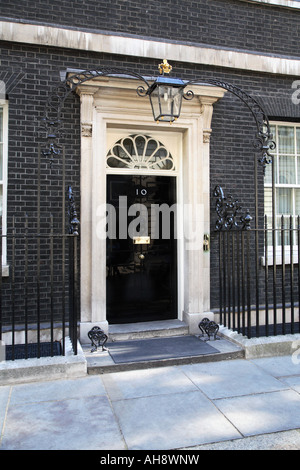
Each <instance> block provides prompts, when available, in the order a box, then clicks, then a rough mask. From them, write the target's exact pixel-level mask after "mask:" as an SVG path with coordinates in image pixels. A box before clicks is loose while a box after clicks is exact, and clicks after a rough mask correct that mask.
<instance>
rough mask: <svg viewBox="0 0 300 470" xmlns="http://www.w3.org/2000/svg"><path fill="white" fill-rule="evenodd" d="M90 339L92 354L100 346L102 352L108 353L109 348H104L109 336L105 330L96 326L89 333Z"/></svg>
mask: <svg viewBox="0 0 300 470" xmlns="http://www.w3.org/2000/svg"><path fill="white" fill-rule="evenodd" d="M88 337H89V339H90V340H91V342H92V346H93V347H92V349H91V352H95V351H97V349H98V348H100V346H101V347H102V351H107V348H105V347H104V345H105V344H106V342H107V340H108V336H107V335H106V334H105V333H104V331H103V330H101V328H100V327H99V326H94V327H93V328H92V329H91V330H90V331H89V332H88Z"/></svg>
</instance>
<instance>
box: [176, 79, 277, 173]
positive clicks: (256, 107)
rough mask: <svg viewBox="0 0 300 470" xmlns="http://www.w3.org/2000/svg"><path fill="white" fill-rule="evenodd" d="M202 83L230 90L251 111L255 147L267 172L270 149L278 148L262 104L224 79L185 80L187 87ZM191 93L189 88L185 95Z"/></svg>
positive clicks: (270, 157) (270, 161) (270, 156)
mask: <svg viewBox="0 0 300 470" xmlns="http://www.w3.org/2000/svg"><path fill="white" fill-rule="evenodd" d="M200 83H203V84H209V85H213V86H217V87H220V88H223V89H225V90H227V91H229V92H230V93H232V94H233V95H235V96H237V97H238V98H239V99H240V100H241V101H242V102H243V103H244V104H245V105H246V106H247V107H248V109H249V110H250V111H251V113H252V115H253V117H254V120H255V123H256V127H257V134H256V141H255V143H254V147H255V148H256V149H257V150H259V151H260V152H261V157H260V159H259V161H260V163H262V165H263V169H264V172H265V167H266V165H267V164H269V163H272V157H273V156H272V155H271V153H270V150H274V149H275V148H276V144H275V142H274V141H273V135H272V133H271V129H270V123H269V119H268V116H267V115H266V113H265V112H264V110H263V108H262V107H261V105H260V104H259V103H258V102H257V101H256V100H255V99H254V98H253V97H252V96H250V95H248V93H246V92H245V91H243V90H241V89H240V88H238V87H237V86H235V85H232V84H231V83H227V82H224V81H223V80H218V79H214V78H207V79H206V78H205V79H201V80H199V79H197V80H189V81H188V82H185V87H187V86H189V85H196V84H200ZM190 93H192V94H193V92H192V91H191V90H189V91H187V92H186V94H185V95H186V96H189V94H190ZM184 97H185V96H184ZM192 97H193V96H192Z"/></svg>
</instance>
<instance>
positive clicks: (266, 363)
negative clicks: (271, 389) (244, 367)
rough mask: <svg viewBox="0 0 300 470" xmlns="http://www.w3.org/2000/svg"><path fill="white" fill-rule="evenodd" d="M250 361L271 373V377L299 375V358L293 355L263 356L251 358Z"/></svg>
mask: <svg viewBox="0 0 300 470" xmlns="http://www.w3.org/2000/svg"><path fill="white" fill-rule="evenodd" d="M251 362H252V363H253V364H256V365H257V366H259V367H260V368H261V369H263V370H265V371H266V372H268V373H269V374H271V375H273V377H285V376H288V375H299V376H300V360H299V358H297V357H296V356H294V355H289V356H278V357H263V358H259V359H251Z"/></svg>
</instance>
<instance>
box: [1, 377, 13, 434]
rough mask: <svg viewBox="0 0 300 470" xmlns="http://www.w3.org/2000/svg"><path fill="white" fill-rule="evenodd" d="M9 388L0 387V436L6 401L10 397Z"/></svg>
mask: <svg viewBox="0 0 300 470" xmlns="http://www.w3.org/2000/svg"><path fill="white" fill-rule="evenodd" d="M10 390H11V388H10V387H8V386H7V387H1V386H0V435H1V429H2V427H3V423H4V419H5V413H6V408H7V405H8V399H9V395H10Z"/></svg>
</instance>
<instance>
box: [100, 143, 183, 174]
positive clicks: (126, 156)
mask: <svg viewBox="0 0 300 470" xmlns="http://www.w3.org/2000/svg"><path fill="white" fill-rule="evenodd" d="M106 162H107V166H108V167H109V168H125V169H126V168H128V169H147V170H168V171H170V170H175V166H174V160H173V157H172V155H171V154H170V152H169V151H168V150H167V149H166V147H164V145H163V144H162V143H161V142H159V141H158V140H156V139H154V138H153V137H149V136H147V135H141V134H139V135H130V136H128V137H124V138H123V139H120V140H119V141H118V142H116V143H115V144H114V146H113V147H112V148H111V149H110V150H109V152H108V154H107V157H106Z"/></svg>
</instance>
